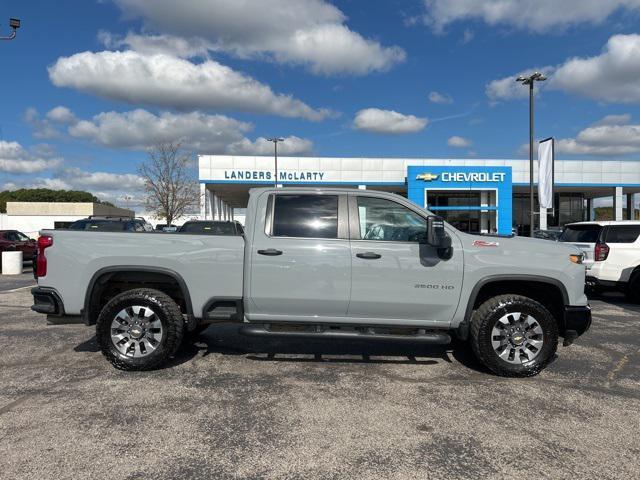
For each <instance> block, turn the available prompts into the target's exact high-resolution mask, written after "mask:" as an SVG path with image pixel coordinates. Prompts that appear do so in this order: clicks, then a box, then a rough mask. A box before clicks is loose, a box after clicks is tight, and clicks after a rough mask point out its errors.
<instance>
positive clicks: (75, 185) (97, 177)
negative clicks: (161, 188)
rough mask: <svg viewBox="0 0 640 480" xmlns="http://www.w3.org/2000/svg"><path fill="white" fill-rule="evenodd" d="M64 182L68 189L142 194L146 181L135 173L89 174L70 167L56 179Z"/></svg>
mask: <svg viewBox="0 0 640 480" xmlns="http://www.w3.org/2000/svg"><path fill="white" fill-rule="evenodd" d="M55 180H57V181H59V182H63V183H64V184H65V185H66V189H74V190H88V191H90V192H96V191H120V190H123V191H126V190H130V191H132V193H135V191H136V190H138V191H140V192H142V191H143V189H144V180H143V179H142V177H140V176H139V175H137V174H133V173H110V172H87V171H84V170H81V169H80V168H75V167H69V168H65V169H64V170H62V171H61V172H59V173H58V176H57V178H56V179H55Z"/></svg>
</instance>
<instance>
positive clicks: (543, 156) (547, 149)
mask: <svg viewBox="0 0 640 480" xmlns="http://www.w3.org/2000/svg"><path fill="white" fill-rule="evenodd" d="M538 201H539V202H540V208H553V138H547V139H546V140H543V141H541V142H540V143H539V144H538Z"/></svg>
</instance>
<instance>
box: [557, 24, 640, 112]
mask: <svg viewBox="0 0 640 480" xmlns="http://www.w3.org/2000/svg"><path fill="white" fill-rule="evenodd" d="M638 78H640V35H636V34H633V35H614V36H612V37H611V38H610V39H609V40H608V41H607V44H606V45H605V47H604V49H603V52H602V53H601V54H600V55H597V56H595V57H588V58H572V59H569V60H567V61H566V62H565V63H564V64H562V65H560V66H559V67H558V69H557V70H556V72H555V74H554V75H553V78H551V81H550V87H552V88H555V89H560V90H564V91H566V92H569V93H577V94H579V95H583V96H585V97H589V98H593V99H596V100H602V101H605V102H619V103H637V102H640V82H638Z"/></svg>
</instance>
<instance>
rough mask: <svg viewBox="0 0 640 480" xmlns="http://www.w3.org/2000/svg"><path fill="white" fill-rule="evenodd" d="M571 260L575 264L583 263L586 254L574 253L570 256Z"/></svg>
mask: <svg viewBox="0 0 640 480" xmlns="http://www.w3.org/2000/svg"><path fill="white" fill-rule="evenodd" d="M569 260H571V261H572V262H573V263H582V262H583V260H584V253H572V254H571V255H569Z"/></svg>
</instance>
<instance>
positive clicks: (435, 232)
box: [425, 215, 451, 250]
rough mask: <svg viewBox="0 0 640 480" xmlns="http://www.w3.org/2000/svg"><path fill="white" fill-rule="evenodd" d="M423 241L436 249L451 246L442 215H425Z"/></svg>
mask: <svg viewBox="0 0 640 480" xmlns="http://www.w3.org/2000/svg"><path fill="white" fill-rule="evenodd" d="M425 243H426V244H427V245H430V246H432V247H434V248H437V249H438V250H441V249H448V248H451V237H450V236H449V235H447V232H446V230H445V229H444V220H443V219H442V217H437V216H435V215H432V216H430V217H427V238H426V242H425Z"/></svg>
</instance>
